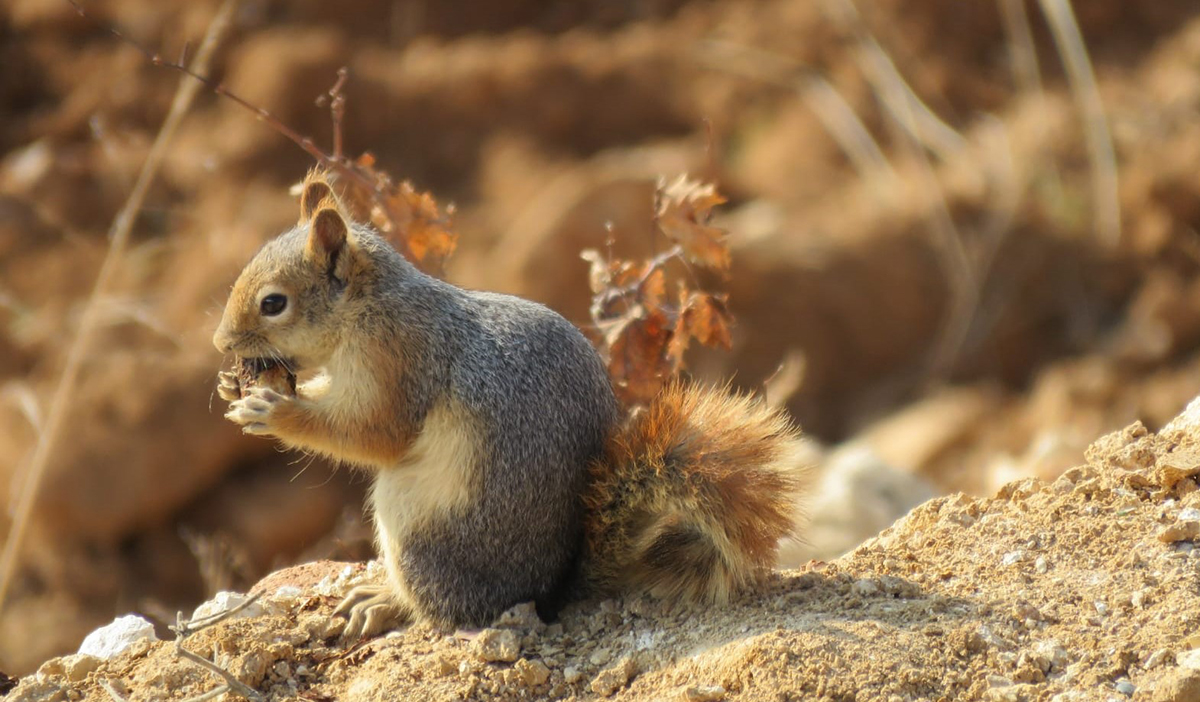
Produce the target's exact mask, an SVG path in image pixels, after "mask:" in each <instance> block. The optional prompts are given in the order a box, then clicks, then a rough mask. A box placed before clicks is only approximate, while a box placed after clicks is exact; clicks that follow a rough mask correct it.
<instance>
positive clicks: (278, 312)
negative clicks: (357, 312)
mask: <svg viewBox="0 0 1200 702" xmlns="http://www.w3.org/2000/svg"><path fill="white" fill-rule="evenodd" d="M361 258H362V257H361V256H360V251H359V248H358V245H357V242H356V237H355V234H354V230H353V228H352V227H351V226H349V223H348V220H347V219H346V217H344V216H343V215H342V211H341V208H340V207H339V206H338V202H337V198H336V197H335V196H334V194H333V190H332V189H331V188H330V187H329V184H328V183H327V182H326V180H325V178H324V176H323V175H322V174H321V173H313V174H310V175H309V177H308V178H307V179H306V180H305V183H304V189H303V191H302V194H301V196H300V221H299V223H298V224H297V225H296V227H294V228H293V229H291V230H290V231H288V232H285V233H284V234H281V235H280V236H278V237H276V238H275V239H272V240H271V241H269V242H267V243H266V244H265V245H264V246H263V248H262V249H261V250H260V251H259V252H258V253H257V254H256V255H255V256H254V258H253V259H252V260H251V261H250V263H249V264H247V265H246V267H245V269H243V270H242V273H241V275H239V276H238V279H237V282H236V283H234V285H233V290H232V291H231V292H230V294H229V301H228V302H227V303H226V305H225V313H224V314H223V315H222V317H221V323H220V325H219V326H218V327H217V331H216V333H215V334H214V335H213V345H215V346H216V347H217V350H218V351H220V352H221V353H233V354H236V355H238V356H241V357H243V358H272V359H274V360H277V361H282V362H284V363H285V364H287V365H288V366H289V367H290V368H291V370H292V371H293V372H294V371H296V370H298V369H300V368H308V367H317V366H321V365H324V364H325V362H326V361H328V359H329V357H330V356H331V355H332V353H333V352H334V350H335V349H336V348H337V344H338V340H339V338H340V336H341V335H340V327H341V321H342V319H343V317H344V315H343V314H342V312H343V309H342V307H343V305H344V304H345V301H346V297H347V292H348V291H349V290H351V289H352V288H353V287H354V285H355V282H356V281H355V277H356V274H357V273H359V272H360V270H359V269H360V268H361V267H362V265H363V263H364V262H363V261H362V260H360V259H361Z"/></svg>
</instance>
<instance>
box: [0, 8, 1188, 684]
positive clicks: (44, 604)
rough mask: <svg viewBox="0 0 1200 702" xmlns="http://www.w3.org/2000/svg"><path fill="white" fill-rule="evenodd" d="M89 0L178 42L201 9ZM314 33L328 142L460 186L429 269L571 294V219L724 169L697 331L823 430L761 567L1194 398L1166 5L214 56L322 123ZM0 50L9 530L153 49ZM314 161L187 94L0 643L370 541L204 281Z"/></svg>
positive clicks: (357, 486)
mask: <svg viewBox="0 0 1200 702" xmlns="http://www.w3.org/2000/svg"><path fill="white" fill-rule="evenodd" d="M84 5H85V6H86V7H87V8H88V10H89V11H90V12H91V13H92V14H93V15H94V17H95V18H96V19H98V20H99V21H100V22H101V23H106V24H111V25H113V26H117V27H120V28H121V30H122V31H123V32H125V33H126V34H127V35H128V36H130V37H131V38H134V39H136V40H137V41H139V42H141V43H143V44H145V45H146V46H148V47H151V48H152V49H153V50H155V51H161V52H162V53H163V54H165V55H167V56H178V55H179V53H180V52H181V50H182V49H183V47H184V45H185V44H187V43H189V42H190V44H191V45H192V46H193V47H194V46H195V45H196V44H197V43H198V42H199V40H200V38H201V37H202V36H203V35H204V33H205V30H206V28H207V26H208V24H209V22H210V21H211V19H212V17H213V15H214V13H215V12H216V8H217V3H216V2H209V1H207V0H206V1H195V2H187V3H182V2H179V3H165V2H160V1H158V0H95V1H94V2H85V3H84ZM1074 20H1077V22H1075V21H1074ZM1084 47H1086V52H1085V51H1083V49H1084ZM1089 59H1090V65H1091V68H1092V69H1094V71H1093V70H1090V69H1089ZM341 66H347V67H348V68H349V76H350V77H349V82H348V83H347V84H346V87H345V95H346V98H347V113H346V124H345V130H344V132H345V138H346V150H347V152H348V153H350V154H352V155H354V154H358V153H360V152H362V151H365V150H369V151H371V152H372V153H373V154H374V155H375V156H376V158H377V162H378V164H379V166H380V167H382V168H383V169H385V170H387V171H388V172H390V173H392V174H393V175H395V176H397V177H400V178H405V179H410V180H411V181H413V183H414V184H415V185H416V186H417V187H418V188H420V189H424V190H429V191H431V192H432V193H433V194H434V195H435V196H436V198H437V199H438V201H439V202H441V203H442V204H448V203H451V202H452V203H454V204H455V206H456V208H457V210H456V212H457V213H456V219H455V221H456V229H457V232H458V234H459V249H458V251H457V253H456V254H455V255H454V256H453V257H452V258H451V259H450V261H449V262H448V264H447V268H446V276H447V277H448V278H449V279H450V280H452V281H454V282H456V283H459V284H462V285H465V286H470V287H477V288H487V289H494V290H500V291H505V292H512V293H518V294H521V295H525V296H528V297H531V298H533V299H536V300H539V301H541V302H544V303H546V304H548V305H550V306H552V307H553V308H555V309H556V310H558V311H560V312H561V313H563V314H564V315H566V316H567V317H568V318H569V319H571V320H573V321H575V322H577V323H579V324H581V325H587V324H588V323H589V317H588V304H589V300H590V291H589V288H588V279H587V273H588V267H587V264H586V263H585V262H584V261H582V260H580V258H579V252H580V250H582V249H585V248H600V249H603V248H604V247H605V246H606V239H607V238H608V237H609V236H610V232H611V236H612V237H613V239H614V243H613V248H614V250H616V251H617V252H618V253H623V254H628V255H633V256H641V255H645V254H647V253H648V252H650V251H653V250H655V246H656V242H655V241H654V239H655V235H654V231H653V223H652V213H653V193H654V187H655V181H656V179H657V178H658V177H660V176H665V177H668V178H671V177H674V176H675V175H677V174H680V173H683V172H692V173H695V174H699V175H701V176H703V177H705V178H709V179H713V180H715V181H716V182H718V183H719V184H720V187H721V189H722V191H723V192H724V193H725V194H726V195H727V196H728V197H729V198H730V202H729V203H728V204H727V205H726V206H725V207H723V208H722V213H721V215H720V218H719V220H718V222H717V223H718V224H719V225H720V226H722V227H725V228H726V229H728V230H729V232H730V239H729V241H730V245H731V247H732V250H733V267H732V271H731V273H730V275H729V277H728V280H724V281H722V280H719V279H717V280H714V281H710V282H711V287H712V288H713V289H715V290H719V291H724V292H727V293H728V294H729V302H730V306H731V309H732V312H733V315H734V317H735V318H736V320H737V325H736V327H735V328H734V331H733V348H732V349H731V350H729V351H723V350H709V349H695V350H694V352H693V354H692V355H691V356H689V359H688V360H689V365H690V368H691V369H692V371H693V373H694V374H695V375H697V376H699V377H701V378H704V379H710V380H723V379H730V378H731V379H732V380H733V383H734V384H735V385H736V386H738V387H741V388H745V389H750V390H761V389H762V388H764V387H765V388H766V389H767V394H768V397H769V398H770V399H771V401H774V402H781V403H784V404H786V406H787V408H788V409H789V410H790V411H791V412H792V414H793V415H794V416H795V417H796V418H797V420H798V421H799V422H800V423H801V424H802V426H803V427H804V428H805V430H806V431H807V433H808V435H809V437H810V439H811V440H812V453H813V460H814V462H815V463H816V464H817V465H818V466H819V468H820V469H821V470H822V471H823V478H822V486H821V490H822V491H823V496H822V497H821V498H819V499H818V500H815V501H814V505H813V506H811V507H810V508H809V512H810V513H811V514H812V515H813V518H814V524H813V526H812V527H811V529H810V530H809V531H808V533H807V534H806V539H805V542H806V543H803V544H791V545H790V546H789V547H788V549H787V550H786V553H785V558H784V562H785V564H796V563H801V562H803V561H804V560H806V559H808V558H811V557H819V558H829V557H833V556H836V555H837V554H838V553H840V552H842V551H844V550H845V549H848V548H851V547H853V546H854V545H855V544H856V543H857V542H858V541H860V540H861V539H863V538H865V537H866V536H869V535H871V534H873V533H875V532H876V531H878V530H879V529H881V528H883V527H885V526H887V525H888V524H889V523H891V521H892V520H894V519H895V518H896V517H897V516H899V515H901V514H903V513H904V512H905V511H906V510H907V509H908V508H909V507H911V506H912V505H913V504H916V503H917V502H919V501H922V500H924V499H926V498H927V497H929V496H932V495H936V494H943V493H947V492H953V491H958V490H963V491H967V492H970V493H974V494H990V493H992V492H994V491H995V489H996V488H997V487H998V486H999V485H1000V484H1002V483H1004V482H1007V481H1008V480H1011V479H1014V478H1018V477H1023V476H1040V477H1045V478H1050V477H1053V476H1055V475H1056V474H1057V473H1059V472H1061V471H1062V470H1064V469H1065V468H1067V467H1070V466H1071V465H1073V464H1076V463H1078V462H1080V461H1081V460H1082V458H1083V451H1084V449H1085V448H1086V446H1087V445H1088V443H1089V442H1090V441H1091V440H1093V439H1094V438H1096V437H1097V436H1099V435H1100V434H1102V433H1104V432H1106V431H1109V430H1112V429H1116V428H1119V427H1121V426H1123V425H1125V424H1127V423H1129V422H1131V421H1133V420H1135V419H1141V420H1142V421H1144V422H1145V423H1146V424H1147V425H1148V426H1150V427H1151V428H1152V429H1153V428H1155V427H1156V426H1158V425H1160V424H1161V423H1163V422H1165V421H1166V420H1167V419H1169V418H1170V417H1171V416H1173V415H1174V414H1175V413H1176V412H1177V411H1179V410H1180V409H1181V408H1182V407H1183V406H1184V405H1185V404H1186V403H1187V401H1188V400H1190V399H1191V398H1192V397H1194V396H1195V395H1197V394H1198V393H1200V275H1198V274H1200V234H1198V230H1200V174H1198V169H1197V166H1198V165H1200V4H1197V3H1196V2H1195V0H1155V2H1138V3H1134V2H1127V1H1126V0H1089V1H1088V2H1086V3H1079V4H1078V6H1076V7H1075V8H1074V14H1073V15H1072V13H1071V12H1070V8H1068V6H1067V4H1066V3H1065V2H1062V1H1061V0H1042V1H1040V2H1038V1H1032V0H1031V1H1030V2H1023V1H1022V0H995V1H994V2H961V1H959V0H905V1H904V2H901V1H900V0H871V2H863V3H861V4H860V6H858V7H857V8H855V6H854V5H852V4H851V3H850V2H848V1H847V0H822V1H808V0H697V1H693V2H687V1H684V0H582V1H581V0H508V1H507V2H496V3H480V2H468V1H466V0H440V1H436V2H435V1H433V0H342V1H341V2H337V3H328V2H320V1H318V0H294V1H291V2H284V1H283V0H274V1H265V0H242V2H241V3H240V5H239V6H238V9H237V10H236V12H235V14H234V17H233V21H232V25H231V27H230V31H229V32H227V34H226V35H225V37H224V40H223V42H222V44H221V45H220V47H219V49H218V51H217V53H216V55H215V57H214V60H213V65H212V69H211V71H212V74H213V75H214V76H216V77H217V78H219V79H220V80H222V81H224V82H226V83H227V84H228V85H229V86H230V87H231V88H232V89H233V90H235V91H237V92H239V93H240V94H241V95H242V96H244V97H245V98H247V99H248V100H250V101H251V102H253V103H254V104H256V105H259V106H262V107H264V108H267V109H269V110H271V111H272V112H273V113H275V114H276V115H278V117H279V118H280V119H281V120H282V121H283V122H284V123H286V124H288V125H290V126H291V127H293V128H295V129H296V130H297V131H299V132H301V133H303V134H306V135H311V136H312V137H313V138H315V139H316V140H317V141H318V142H320V143H322V144H328V143H329V139H330V132H331V128H330V120H329V112H328V109H327V108H322V107H318V106H316V105H315V104H314V101H315V99H316V98H317V97H318V96H319V95H321V94H323V93H325V92H326V91H327V90H328V89H329V88H330V86H331V85H332V84H333V83H334V81H335V79H336V73H337V70H338V68H339V67H341ZM0 67H2V70H0V503H2V504H4V505H5V506H6V507H7V511H6V513H5V516H3V517H0V536H4V535H5V534H6V533H7V532H8V531H9V530H10V529H11V524H12V522H11V516H12V513H13V510H12V506H13V502H14V496H15V495H16V494H17V491H18V490H19V488H20V486H21V485H22V482H23V481H24V480H25V479H27V478H28V475H27V474H26V472H25V467H26V466H27V465H28V464H29V459H30V456H31V453H32V450H33V446H34V442H35V439H36V437H37V435H38V431H39V429H40V428H41V427H43V426H44V425H45V422H46V412H47V409H48V404H49V401H50V397H51V395H52V393H53V391H54V388H55V384H56V382H57V380H58V379H59V377H60V376H61V374H62V370H63V367H64V362H65V358H66V353H67V348H68V346H69V344H70V343H71V340H72V338H73V336H74V334H75V330H76V329H77V327H78V323H79V319H80V314H81V311H82V310H83V308H84V305H85V304H86V303H87V300H88V298H89V296H90V294H91V290H92V286H93V284H94V281H95V279H96V276H97V274H98V272H99V267H100V265H101V262H102V260H103V258H104V255H105V250H106V248H107V245H108V242H107V239H106V236H107V232H108V230H109V226H110V223H111V222H112V220H113V217H114V215H115V214H116V213H117V211H118V210H119V208H120V207H121V205H122V203H123V202H124V201H125V198H126V197H127V196H128V194H129V191H130V189H131V187H132V184H133V182H134V180H135V178H136V177H137V174H138V171H139V169H140V168H141V166H142V164H143V162H144V161H145V159H146V156H147V152H148V150H149V147H150V144H151V142H152V140H153V139H154V137H155V134H156V133H157V132H158V129H159V126H160V125H161V123H162V121H163V119H164V116H165V115H166V112H167V110H168V108H169V104H170V101H171V99H172V95H173V94H174V91H175V88H176V86H177V85H178V82H179V79H180V76H179V74H177V73H175V72H172V71H170V70H166V69H161V68H155V67H153V66H151V65H149V64H148V62H147V61H146V59H145V58H144V56H142V55H141V54H139V53H138V51H137V50H135V49H134V48H132V47H131V46H129V45H128V44H126V43H123V42H121V41H119V40H117V39H116V38H114V37H113V36H112V35H111V34H110V33H109V32H108V31H107V29H105V28H104V27H103V26H98V25H97V24H96V23H94V22H91V21H88V20H86V19H83V18H81V17H80V16H79V15H78V14H76V13H75V11H74V10H73V9H72V8H71V6H70V5H68V4H67V3H66V1H65V0H3V2H0ZM311 165H312V160H311V158H310V157H309V156H308V155H307V154H305V153H304V152H303V151H302V150H301V149H299V148H297V147H296V146H295V145H294V144H292V143H290V142H288V141H287V140H285V139H284V138H282V137H281V136H279V135H278V134H276V133H275V132H273V131H271V130H270V129H269V128H268V127H266V126H265V125H264V124H262V123H261V122H259V121H257V120H256V119H255V118H254V116H253V115H251V114H249V113H248V112H247V111H245V110H244V109H242V108H240V107H239V106H237V105H235V104H233V103H232V102H230V101H229V100H225V99H222V98H221V97H219V96H217V95H214V94H212V93H211V92H209V91H202V92H201V93H200V94H199V96H198V97H197V99H196V101H195V105H194V107H193V109H192V111H191V112H190V114H189V116H188V117H187V119H186V121H185V122H184V123H183V125H182V127H181V128H180V131H179V133H178V134H177V136H176V138H175V139H174V141H173V142H172V144H171V147H170V149H169V151H168V153H167V156H166V159H165V161H164V163H163V166H162V169H161V171H160V173H159V175H158V177H157V178H156V179H155V180H154V182H153V185H152V187H151V188H150V191H149V193H148V196H147V198H146V203H145V207H144V208H143V209H142V211H141V213H140V215H139V216H138V218H137V219H136V221H135V223H134V227H133V230H132V236H133V239H132V241H131V243H130V248H129V249H128V251H127V253H126V255H125V256H124V257H123V258H122V260H121V262H120V267H119V269H118V270H117V272H116V277H115V279H114V280H115V283H114V285H113V286H112V288H111V289H110V290H109V291H108V292H107V293H106V294H105V296H104V297H103V299H101V300H98V301H97V302H98V304H99V307H98V308H97V309H98V310H99V313H100V315H101V316H100V327H99V331H98V336H97V337H96V340H95V343H93V344H91V345H90V347H89V352H88V354H87V356H86V358H85V360H84V361H83V365H82V368H81V372H80V375H79V379H78V382H77V383H76V385H75V386H74V387H73V388H72V390H73V402H72V403H71V405H70V407H69V409H68V412H67V414H66V416H65V420H64V421H65V424H64V431H63V433H62V440H60V441H58V442H57V444H56V445H55V446H54V447H53V450H52V452H51V454H50V462H49V466H48V471H47V473H46V474H45V477H44V480H43V483H42V486H41V490H40V493H39V494H40V497H39V499H38V501H37V503H36V505H35V508H34V510H33V513H32V519H31V520H30V522H29V532H28V535H27V538H26V539H25V546H24V548H23V549H22V551H21V554H22V557H21V560H20V564H19V568H18V569H17V571H16V574H15V577H14V579H13V580H12V582H11V586H10V587H9V597H8V602H7V604H6V606H5V607H4V609H3V612H2V613H0V669H3V670H5V671H6V672H8V673H13V674H20V673H25V672H28V671H30V670H31V669H33V668H35V667H36V666H37V664H38V663H39V662H41V661H42V660H44V659H45V658H46V657H48V656H50V655H52V654H57V653H62V652H68V651H72V650H74V649H75V648H76V647H77V646H78V643H79V641H80V639H81V638H82V637H83V635H84V634H86V633H87V632H88V631H90V630H91V629H92V628H94V627H95V626H97V625H100V624H103V623H106V622H107V621H109V620H110V619H111V618H112V617H113V616H114V615H116V614H120V613H125V612H129V611H137V612H140V613H143V614H145V615H147V616H150V617H156V618H158V619H159V620H160V621H161V620H163V619H164V618H171V617H173V613H174V611H175V610H176V609H186V610H190V608H191V607H192V606H194V605H195V604H196V603H197V602H199V601H200V600H202V599H203V598H204V597H205V596H206V595H207V594H210V593H211V592H212V591H214V590H216V589H220V588H245V587H247V586H248V585H249V584H252V583H253V582H254V581H255V580H256V579H257V578H259V577H261V576H262V575H263V574H265V573H267V572H269V571H270V570H272V569H274V568H277V567H279V566H282V565H286V564H289V563H293V562H297V561H301V560H306V559H312V558H319V557H335V558H367V557H370V554H371V550H370V549H371V546H370V540H369V530H368V529H367V528H366V527H364V525H363V521H364V520H363V513H362V502H361V500H362V494H363V492H364V488H365V479H364V477H363V476H361V475H358V474H356V473H354V472H352V471H348V470H340V471H335V470H333V469H331V468H330V467H329V466H328V465H325V464H323V463H321V462H310V461H308V459H306V458H303V457H298V456H296V455H292V454H287V453H282V452H280V451H279V450H277V449H276V448H275V447H274V446H273V445H272V444H271V443H270V442H268V441H263V440H259V439H254V438H249V437H244V436H242V435H241V434H240V433H239V431H238V430H237V428H236V427H235V426H233V425H232V424H230V423H228V422H226V421H224V420H223V419H222V416H221V415H222V412H223V409H224V407H223V403H221V402H219V401H218V400H217V398H215V397H214V395H213V386H214V383H215V378H216V371H217V368H218V365H219V364H220V362H221V358H220V356H219V355H218V354H217V353H216V352H215V351H214V350H213V348H212V345H211V343H210V337H211V334H212V331H213V329H214V328H215V326H216V323H217V321H218V319H219V317H220V312H221V309H222V306H223V304H224V300H225V295H226V293H227V291H228V289H229V286H230V285H231V284H232V282H233V280H234V278H235V277H236V275H237V272H238V271H239V270H240V268H241V267H242V265H243V264H244V263H245V262H246V261H247V260H248V259H249V258H250V256H251V255H252V254H253V253H254V251H255V250H256V248H257V247H258V246H259V245H260V244H261V243H262V242H263V241H264V240H265V239H267V238H269V237H270V236H272V235H274V234H276V233H278V232H279V231H280V230H282V229H284V228H286V227H288V226H290V225H291V223H293V222H294V220H295V216H296V203H295V200H294V198H293V197H292V196H291V195H290V194H289V187H290V186H291V185H293V184H294V183H296V182H298V181H299V180H300V179H301V178H302V177H303V175H304V173H305V171H306V170H307V169H308V168H309V167H310V166H311Z"/></svg>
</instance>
